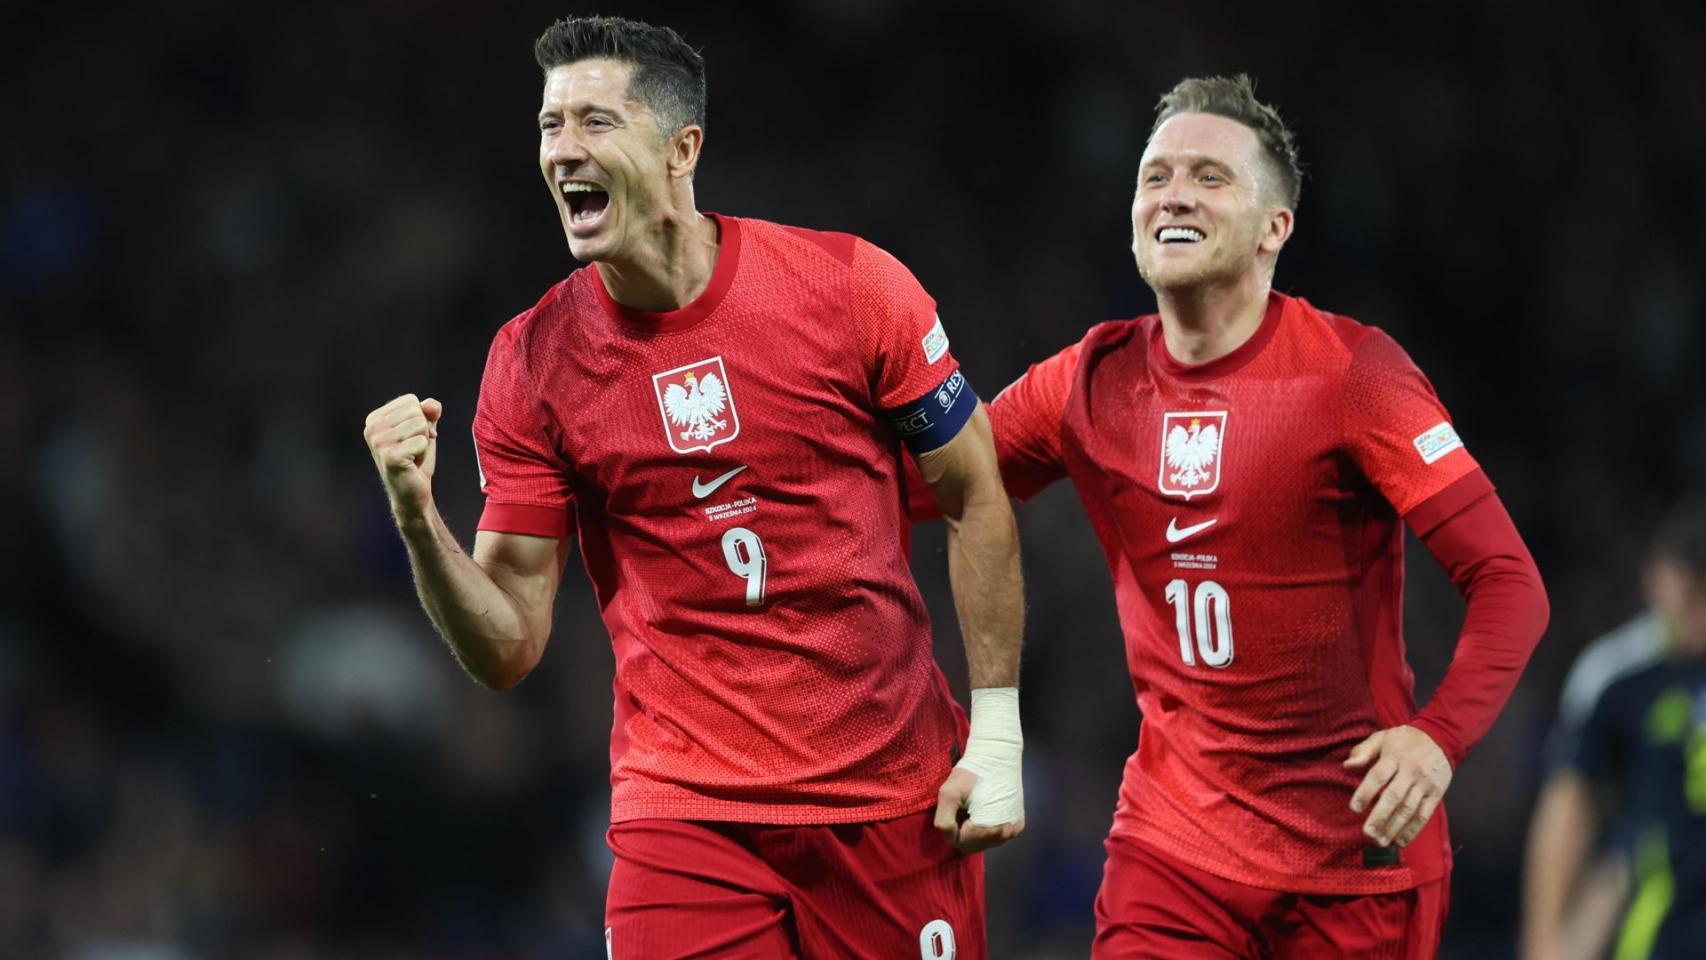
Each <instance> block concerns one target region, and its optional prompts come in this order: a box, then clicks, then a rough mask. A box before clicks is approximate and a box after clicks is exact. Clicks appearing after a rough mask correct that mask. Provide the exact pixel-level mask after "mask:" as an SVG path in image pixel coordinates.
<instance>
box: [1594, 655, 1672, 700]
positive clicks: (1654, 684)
mask: <svg viewBox="0 0 1706 960" xmlns="http://www.w3.org/2000/svg"><path fill="white" fill-rule="evenodd" d="M1670 679H1671V669H1670V664H1669V663H1668V662H1667V661H1666V660H1664V659H1662V658H1661V659H1657V660H1654V661H1653V662H1651V663H1648V664H1646V665H1644V666H1640V667H1636V668H1635V669H1633V670H1630V671H1629V672H1628V673H1625V674H1624V675H1622V676H1620V677H1618V678H1617V679H1615V680H1613V681H1611V682H1610V683H1608V684H1606V685H1605V692H1603V693H1601V694H1600V702H1601V703H1602V704H1603V705H1605V706H1606V707H1608V708H1610V709H1611V710H1614V711H1621V712H1627V711H1630V710H1636V711H1638V710H1640V709H1642V707H1644V706H1645V705H1646V704H1647V702H1648V701H1650V700H1652V699H1653V698H1654V697H1655V696H1656V695H1657V694H1658V692H1659V691H1660V689H1661V688H1663V687H1664V686H1665V685H1666V684H1667V683H1668V682H1669V681H1670Z"/></svg>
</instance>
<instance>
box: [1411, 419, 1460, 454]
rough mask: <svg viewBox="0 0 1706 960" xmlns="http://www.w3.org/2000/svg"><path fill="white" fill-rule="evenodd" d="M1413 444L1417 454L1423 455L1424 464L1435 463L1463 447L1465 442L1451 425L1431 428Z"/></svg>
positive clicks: (1443, 424)
mask: <svg viewBox="0 0 1706 960" xmlns="http://www.w3.org/2000/svg"><path fill="white" fill-rule="evenodd" d="M1413 442H1414V443H1415V445H1416V452H1417V453H1419V454H1421V455H1422V462H1423V463H1433V462H1434V461H1436V460H1438V459H1439V458H1440V457H1443V456H1445V455H1446V454H1448V453H1450V452H1451V451H1453V450H1457V449H1460V448H1462V446H1463V441H1462V440H1461V439H1460V438H1459V437H1458V436H1457V431H1456V430H1454V429H1452V426H1451V424H1449V423H1441V424H1438V425H1437V426H1433V427H1429V428H1428V429H1427V430H1426V431H1424V432H1423V433H1422V434H1421V436H1418V437H1417V438H1416V439H1415V440H1414V441H1413Z"/></svg>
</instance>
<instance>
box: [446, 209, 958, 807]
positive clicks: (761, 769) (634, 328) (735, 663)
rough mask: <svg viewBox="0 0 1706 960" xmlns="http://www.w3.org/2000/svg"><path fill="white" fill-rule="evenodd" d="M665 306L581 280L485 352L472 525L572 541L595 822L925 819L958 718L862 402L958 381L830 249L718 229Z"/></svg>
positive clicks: (912, 327) (888, 434)
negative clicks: (576, 555)
mask: <svg viewBox="0 0 1706 960" xmlns="http://www.w3.org/2000/svg"><path fill="white" fill-rule="evenodd" d="M716 220H717V224H718V226H719V228H720V232H721V243H720V247H719V250H718V256H717V262H716V267H715V269H714V272H713V274H712V277H711V281H710V284H709V285H708V286H707V287H706V289H705V291H704V293H703V294H701V295H700V296H699V297H698V298H697V299H695V300H694V301H693V302H692V303H690V304H688V305H686V306H684V307H682V308H681V309H679V310H675V311H671V312H668V313H661V314H660V313H642V312H639V311H634V310H629V309H627V308H624V307H622V306H621V305H619V304H617V303H616V302H615V301H613V300H611V299H610V295H609V293H608V292H607V291H606V290H605V288H604V284H603V282H602V281H601V280H600V278H599V275H598V273H597V271H596V269H595V268H593V267H586V268H583V269H580V270H577V271H575V272H574V273H573V274H571V275H570V276H569V277H568V279H566V280H564V281H563V282H562V283H560V284H558V285H557V286H556V287H555V288H553V289H552V290H551V291H550V292H549V293H547V294H546V295H545V298H544V299H543V300H541V301H540V302H539V304H538V305H537V306H535V307H534V308H533V309H531V310H528V311H527V312H526V313H523V314H521V315H520V316H518V317H516V318H515V319H514V320H512V321H510V322H509V323H508V324H506V325H505V326H504V327H503V328H502V329H501V330H500V331H499V332H498V335H497V337H496V340H495V341H494V343H493V344H492V350H491V355H490V357H489V359H488V360H487V366H486V373H485V377H484V380H483V381H482V383H481V386H480V402H479V408H478V410H477V412H476V413H475V416H474V439H475V445H476V449H477V451H478V454H479V461H480V467H481V485H482V488H483V489H484V491H485V494H486V509H485V512H484V514H483V515H482V517H481V518H480V528H481V529H483V530H495V531H501V532H508V533H520V534H532V535H536V536H550V537H562V536H566V535H568V533H569V532H570V531H571V530H572V529H574V528H576V527H578V530H579V538H580V545H581V551H582V554H583V556H584V558H585V562H586V570H587V574H588V576H589V577H590V578H591V579H592V583H593V587H594V589H595V591H596V592H597V597H598V603H599V606H600V607H601V608H602V610H603V616H604V621H605V625H606V626H607V627H608V628H609V631H610V638H611V643H612V646H613V648H614V651H615V656H616V680H615V722H614V728H613V730H612V735H611V745H610V765H611V774H610V777H611V787H612V796H611V817H612V820H614V821H622V820H631V819H637V818H642V817H666V818H679V819H703V820H728V821H743V822H756V823H848V822H858V821H870V820H879V819H885V818H889V817H894V816H901V815H904V814H908V813H912V812H916V811H918V810H921V809H925V808H927V807H929V806H931V805H932V804H933V803H934V802H935V796H936V790H937V789H938V787H940V785H941V782H942V780H943V779H944V778H945V777H946V776H947V774H948V771H949V768H950V766H951V764H952V759H951V758H952V753H953V751H954V749H955V748H956V745H957V744H958V743H960V742H963V736H964V725H965V717H964V714H963V713H962V712H961V711H960V709H959V707H958V706H957V705H956V704H955V703H954V702H953V699H952V697H951V696H950V694H949V692H948V686H947V682H946V680H945V679H944V678H943V676H942V674H941V671H940V670H939V669H937V667H936V663H935V660H934V659H933V657H932V654H931V635H930V624H929V619H928V617H927V615H926V613H925V609H924V604H923V602H922V600H921V599H920V597H919V595H918V590H917V587H916V585H915V583H914V582H913V579H912V573H911V570H910V568H909V567H908V560H907V553H906V544H907V536H908V528H907V525H906V520H905V514H904V511H903V497H902V493H901V489H900V484H899V482H898V481H897V470H898V469H899V465H900V461H899V455H900V449H901V446H900V442H899V440H898V439H897V434H896V432H895V430H894V428H893V427H892V426H891V425H890V424H889V422H888V421H887V420H886V419H885V417H884V416H883V411H885V410H891V409H895V408H899V407H901V406H903V405H905V404H907V403H909V402H911V401H914V400H916V399H918V398H919V397H921V396H923V395H924V394H926V393H928V392H930V391H932V390H934V389H935V388H936V387H937V386H939V385H940V384H942V382H943V381H944V380H946V379H947V378H948V377H949V376H950V374H952V373H953V372H954V371H955V370H956V369H957V365H956V364H955V362H954V360H953V358H952V356H950V355H949V353H948V350H947V338H946V337H945V335H943V334H942V331H941V327H940V325H939V323H938V321H937V319H936V313H935V303H934V301H932V300H931V299H930V297H929V296H928V295H927V294H926V293H925V292H924V290H923V289H922V288H921V287H920V286H919V284H918V281H917V280H915V279H914V278H913V277H912V275H911V274H910V273H909V272H907V270H906V268H905V267H903V266H902V265H901V264H900V263H899V262H898V261H896V260H895V259H894V258H893V257H891V256H889V255H888V254H887V253H884V252H883V251H882V250H880V249H878V248H876V247H874V246H872V245H871V244H869V243H866V242H865V241H863V240H860V239H858V238H856V237H853V236H850V235H847V234H833V233H818V232H814V231H808V230H800V229H795V228H790V227H781V226H777V225H775V224H770V223H765V222H762V221H758V220H748V219H736V218H732V217H720V216H719V217H717V218H716Z"/></svg>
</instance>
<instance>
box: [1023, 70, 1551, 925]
mask: <svg viewBox="0 0 1706 960" xmlns="http://www.w3.org/2000/svg"><path fill="white" fill-rule="evenodd" d="M1299 182H1300V173H1299V168H1298V165H1297V156H1296V150H1295V148H1294V145H1293V138H1292V134H1291V132H1290V131H1289V130H1288V129H1287V128H1286V126H1285V124H1284V123H1283V122H1282V121H1281V120H1280V118H1279V116H1278V114H1277V113H1276V112H1275V111H1274V110H1273V109H1272V108H1270V107H1268V106H1266V105H1264V104H1262V103H1260V102H1259V101H1258V100H1257V99H1256V97H1255V94H1254V90H1253V87H1252V85H1251V83H1250V81H1249V80H1248V78H1245V77H1242V76H1240V77H1237V78H1230V79H1229V78H1222V77H1214V78H1206V79H1201V78H1199V79H1189V80H1185V81H1183V82H1181V83H1180V84H1178V85H1177V86H1176V87H1174V88H1173V90H1172V91H1171V92H1169V93H1167V94H1166V95H1165V96H1164V97H1162V99H1161V102H1160V106H1159V111H1158V115H1157V117H1156V120H1155V126H1154V128H1153V130H1152V132H1151V135H1150V139H1149V143H1148V146H1147V148H1146V149H1145V151H1144V153H1143V156H1142V159H1141V161H1140V163H1139V167H1138V175H1137V190H1136V196H1135V198H1134V200H1133V203H1132V208H1131V217H1132V229H1133V242H1132V251H1133V253H1134V255H1135V257H1136V260H1137V267H1138V271H1139V273H1141V274H1142V276H1143V278H1144V280H1145V281H1147V282H1148V284H1149V285H1150V287H1151V288H1152V289H1153V290H1154V291H1155V296H1156V299H1157V302H1158V304H1159V307H1160V313H1159V316H1147V317H1140V318H1138V319H1134V320H1125V321H1118V322H1111V323H1104V324H1101V325H1099V326H1097V327H1094V328H1092V329H1091V330H1090V332H1089V333H1088V334H1086V335H1085V336H1084V338H1083V339H1082V340H1080V341H1079V342H1078V343H1076V344H1073V345H1072V346H1069V347H1067V348H1066V349H1064V350H1062V351H1061V352H1060V353H1057V354H1055V355H1054V356H1052V357H1050V358H1048V359H1047V360H1044V361H1043V362H1041V363H1039V364H1037V365H1035V366H1033V367H1031V368H1030V370H1029V371H1027V372H1026V373H1025V375H1024V376H1023V377H1021V378H1020V379H1019V380H1018V381H1017V382H1015V383H1014V384H1013V385H1012V386H1011V387H1009V388H1008V389H1007V390H1006V391H1004V392H1003V393H1002V394H1001V395H1000V396H999V397H998V398H997V399H996V400H995V402H994V403H993V404H991V418H992V420H993V422H994V425H995V434H996V448H997V453H998V455H999V456H1000V458H1001V463H1002V472H1003V475H1004V478H1005V481H1006V483H1007V488H1008V490H1009V491H1010V492H1012V493H1014V494H1015V495H1017V496H1019V497H1021V498H1027V497H1029V496H1031V495H1032V494H1035V493H1036V492H1037V491H1039V490H1041V489H1042V488H1043V487H1045V486H1047V485H1048V484H1050V483H1053V482H1054V481H1056V480H1059V479H1062V478H1070V480H1071V481H1072V484H1073V486H1074V487H1075V488H1076V489H1077V491H1078V495H1079V498H1080V499H1081V500H1082V501H1083V503H1084V507H1085V510H1086V511H1087V512H1088V514H1089V517H1090V520H1091V522H1092V524H1093V526H1094V527H1095V529H1096V533H1097V535H1098V537H1099V538H1100V540H1101V543H1102V547H1103V550H1104V552H1105V554H1106V557H1107V561H1108V566H1109V569H1110V571H1111V572H1112V574H1113V578H1114V587H1115V595H1116V598H1117V601H1118V605H1119V617H1120V623H1121V626H1122V629H1123V632H1124V634H1125V640H1126V657H1127V662H1128V665H1129V667H1130V670H1131V677H1132V685H1133V687H1134V688H1135V691H1136V694H1137V702H1138V705H1139V707H1140V709H1141V710H1142V713H1143V728H1142V734H1141V738H1140V742H1139V746H1138V749H1137V752H1136V753H1135V754H1134V755H1133V756H1132V757H1131V759H1130V761H1129V762H1128V763H1127V765H1126V772H1125V778H1124V782H1123V784H1122V787H1121V791H1120V798H1119V804H1118V808H1117V811H1116V813H1115V815H1114V824H1113V829H1112V832H1111V834H1110V836H1109V838H1108V841H1107V851H1108V859H1107V864H1106V870H1105V874H1104V877H1103V882H1102V888H1101V891H1100V893H1099V894H1098V896H1097V901H1096V920H1097V932H1096V940H1095V946H1094V956H1096V957H1099V958H1114V957H1180V956H1190V957H1253V956H1275V957H1300V956H1355V957H1373V956H1382V957H1398V956H1402V957H1428V956H1432V955H1433V952H1434V951H1435V949H1436V948H1437V944H1438V942H1439V936H1440V930H1441V928H1442V926H1443V923H1444V918H1445V911H1446V902H1447V878H1448V873H1449V869H1450V861H1451V852H1450V846H1449V843H1448V841H1447V838H1446V824H1445V817H1444V815H1443V813H1441V812H1440V810H1439V804H1440V798H1441V797H1442V796H1443V795H1444V793H1445V791H1446V787H1447V786H1448V785H1449V784H1450V782H1451V777H1452V772H1453V770H1454V769H1455V768H1456V766H1457V765H1458V764H1459V763H1460V762H1461V761H1462V759H1463V756H1464V754H1465V752H1466V751H1468V750H1469V748H1470V747H1471V746H1472V745H1473V744H1474V743H1475V742H1476V741H1477V740H1478V739H1479V738H1480V737H1481V736H1482V734H1483V733H1485V732H1486V730H1487V728H1488V727H1489V726H1490V725H1491V724H1492V722H1493V719H1494V717H1495V716H1496V715H1497V713H1498V711H1499V709H1500V707H1501V706H1502V705H1503V704H1504V702H1505V700H1506V698H1507V697H1508V695H1509V693H1510V691H1511V688H1512V687H1513V686H1514V684H1515V683H1516V680H1517V676H1518V674H1519V673H1520V672H1521V670H1522V667H1523V665H1524V664H1525V663H1526V661H1527V659H1528V656H1529V653H1530V651H1531V650H1532V649H1533V646H1534V644H1535V643H1536V642H1537V640H1538V639H1539V637H1540V634H1541V631H1542V630H1543V629H1544V625H1545V622H1546V619H1547V615H1548V614H1547V603H1546V598H1545V593H1544V590H1543V588H1542V586H1541V583H1540V578H1539V574H1538V572H1537V571H1536V569H1535V567H1534V562H1533V560H1532V558H1531V557H1530V556H1529V553H1528V550H1527V549H1526V548H1525V547H1524V545H1523V543H1522V540H1521V538H1520V537H1519V536H1518V535H1517V532H1516V529H1515V528H1514V526H1513V525H1512V523H1511V520H1510V517H1509V516H1508V514H1507V513H1506V511H1505V508H1504V507H1503V506H1502V505H1501V503H1500V501H1499V498H1498V496H1497V495H1496V494H1495V493H1494V491H1493V486H1492V483H1491V482H1490V481H1489V480H1488V478H1487V477H1486V475H1485V474H1484V473H1483V472H1482V471H1481V469H1480V467H1479V466H1477V464H1476V462H1475V460H1474V458H1473V457H1472V456H1471V455H1470V453H1469V451H1468V450H1467V449H1466V448H1465V447H1464V445H1463V442H1462V441H1461V440H1460V439H1459V437H1458V434H1457V431H1456V430H1455V429H1454V428H1453V426H1452V423H1451V419H1450V417H1449V416H1448V415H1447V414H1446V412H1445V409H1444V408H1443V407H1442V406H1441V404H1440V401H1439V399H1438V398H1437V397H1436V396H1435V395H1434V391H1433V389H1432V387H1431V386H1430V385H1429V384H1428V381H1427V380H1426V379H1425V378H1424V377H1423V376H1422V374H1421V372H1420V371H1419V370H1418V369H1417V368H1416V366H1415V365H1414V364H1413V363H1412V362H1411V361H1410V358H1409V357H1408V356H1407V355H1406V354H1405V353H1404V351H1403V350H1402V349H1400V348H1399V347H1398V345H1397V344H1396V343H1394V342H1393V341H1392V339H1391V338H1390V337H1388V336H1387V335H1386V334H1384V333H1382V332H1380V331H1379V330H1377V329H1375V328H1373V327H1367V326H1364V325H1362V324H1360V323H1357V322H1356V321H1354V320H1351V319H1349V318H1347V317H1342V316H1338V315H1335V314H1332V313H1328V312H1327V311H1324V310H1321V309H1319V308H1317V307H1315V306H1314V305H1312V304H1310V303H1309V302H1307V301H1305V300H1303V299H1300V298H1297V297H1291V296H1287V295H1284V294H1280V293H1277V292H1275V291H1274V290H1273V289H1272V280H1273V273H1274V267H1275V262H1276V259H1277V257H1278V256H1279V252H1280V250H1281V248H1283V247H1284V246H1285V243H1286V240H1287V239H1288V238H1289V237H1290V236H1291V232H1292V227H1293V211H1294V210H1295V209H1296V208H1297V202H1298V188H1299ZM1400 521H1402V525H1401V524H1400ZM1404 526H1408V527H1409V528H1410V529H1411V530H1412V531H1414V532H1415V534H1416V535H1417V536H1418V537H1420V538H1421V540H1422V542H1423V543H1424V544H1425V545H1426V546H1427V548H1428V550H1429V551H1431V552H1432V554H1433V556H1434V557H1435V558H1436V559H1437V560H1438V561H1439V563H1440V564H1441V565H1442V566H1443V567H1444V568H1445V569H1446V571H1447V572H1448V573H1449V574H1450V576H1451V578H1452V581H1453V582H1454V583H1455V584H1456V585H1457V587H1458V588H1459V589H1460V590H1461V591H1462V592H1463V595H1464V596H1465V597H1466V598H1467V599H1468V602H1469V605H1468V611H1467V614H1466V617H1465V621H1464V624H1463V628H1462V632H1461V634H1460V636H1459V639H1458V644H1457V651H1456V655H1455V658H1454V659H1453V662H1452V664H1451V667H1450V670H1449V672H1448V673H1447V675H1446V677H1445V679H1444V682H1443V683H1441V685H1440V687H1439V690H1438V692H1437V693H1435V695H1434V696H1433V698H1432V700H1431V702H1429V704H1428V705H1427V708H1426V709H1425V710H1421V711H1420V712H1418V711H1417V709H1416V704H1415V700H1414V694H1413V690H1412V688H1413V681H1412V677H1411V673H1410V670H1409V667H1408V666H1407V665H1406V663H1405V661H1404V648H1403V641H1402V637H1401V633H1400V625H1401V622H1402V618H1401V616H1400V604H1401V597H1402V592H1403V566H1402V557H1403V528H1404Z"/></svg>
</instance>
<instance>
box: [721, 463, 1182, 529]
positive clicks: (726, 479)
mask: <svg viewBox="0 0 1706 960" xmlns="http://www.w3.org/2000/svg"><path fill="white" fill-rule="evenodd" d="M745 469H746V466H745V465H744V464H743V465H741V466H738V467H736V468H734V469H733V470H730V471H729V472H728V473H725V474H723V475H722V476H720V477H718V478H717V479H715V480H712V481H711V482H710V483H700V482H699V475H698V474H697V473H696V474H694V475H693V498H694V499H695V500H703V499H705V498H706V497H708V496H710V495H711V494H713V493H716V492H717V488H718V487H720V486H722V485H723V484H725V483H728V482H729V481H730V480H732V479H734V475H735V474H737V473H739V472H741V471H742V470H745ZM1209 522H1210V523H1213V522H1214V521H1212V520H1210V521H1209Z"/></svg>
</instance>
